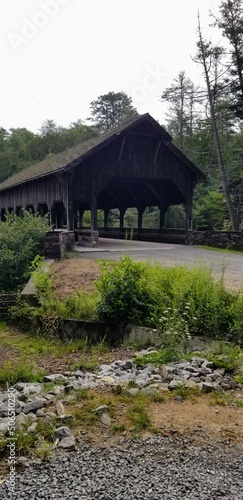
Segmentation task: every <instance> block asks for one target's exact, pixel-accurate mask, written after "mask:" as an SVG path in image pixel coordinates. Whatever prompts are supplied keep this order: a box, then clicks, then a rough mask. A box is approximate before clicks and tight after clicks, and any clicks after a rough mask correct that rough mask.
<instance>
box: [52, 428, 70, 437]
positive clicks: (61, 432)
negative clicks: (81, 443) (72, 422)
mask: <svg viewBox="0 0 243 500" xmlns="http://www.w3.org/2000/svg"><path fill="white" fill-rule="evenodd" d="M54 436H55V438H57V439H63V438H66V437H69V436H72V433H71V430H70V429H69V427H66V426H62V427H58V428H57V429H56V430H55V431H54Z"/></svg>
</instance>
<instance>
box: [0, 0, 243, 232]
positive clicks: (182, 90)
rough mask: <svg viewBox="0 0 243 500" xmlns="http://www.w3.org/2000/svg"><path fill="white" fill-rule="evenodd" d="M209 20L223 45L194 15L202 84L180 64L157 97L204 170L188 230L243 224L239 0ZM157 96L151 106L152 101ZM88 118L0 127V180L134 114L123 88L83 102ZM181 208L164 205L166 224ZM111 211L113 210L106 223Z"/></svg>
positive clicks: (181, 143) (177, 137)
mask: <svg viewBox="0 0 243 500" xmlns="http://www.w3.org/2000/svg"><path fill="white" fill-rule="evenodd" d="M210 22H211V24H213V26H216V27H217V28H218V29H219V30H220V32H221V34H222V35H223V41H224V40H225V45H223V46H220V45H219V44H217V45H215V46H214V45H213V44H212V43H211V42H210V41H209V40H206V39H205V38H204V35H203V30H202V28H201V25H200V18H199V17H198V33H197V47H196V49H195V59H194V60H195V64H197V65H199V66H200V67H201V70H202V76H203V77H204V82H205V85H204V86H203V87H199V86H196V85H195V84H194V83H193V81H192V80H191V79H190V78H189V77H188V76H187V75H186V73H185V71H183V70H182V71H180V72H179V74H178V75H177V76H175V78H174V80H173V81H172V83H171V85H170V86H169V87H168V88H166V89H165V90H164V91H163V92H162V94H161V97H160V100H161V101H162V102H166V103H167V105H168V113H167V118H166V123H165V124H163V125H164V126H165V127H166V129H167V130H168V131H169V133H171V135H172V137H173V141H174V143H175V144H176V145H177V146H178V147H179V148H180V149H181V150H182V151H183V152H184V153H185V154H186V155H187V156H188V157H189V158H190V159H191V160H192V161H193V162H194V163H195V164H196V165H197V166H198V167H199V168H200V169H201V170H202V171H203V172H204V173H205V174H206V181H204V182H203V183H200V184H199V185H198V186H197V187H196V190H195V196H194V211H193V227H194V228H195V229H234V230H238V229H239V228H242V227H243V11H242V0H234V1H231V0H225V1H222V2H221V4H220V9H219V17H218V18H217V19H216V18H214V17H213V16H212V15H211V21H210ZM159 105H160V104H159V102H158V107H159ZM90 115H91V117H90V118H89V119H88V120H86V121H83V120H78V121H77V122H75V123H71V124H70V126H69V127H67V128H64V127H60V126H58V125H57V124H56V123H55V122H54V121H53V120H46V121H45V122H44V123H43V124H42V126H41V128H40V130H39V133H36V134H35V133H33V132H31V131H29V130H27V129H26V128H11V129H10V130H5V129H4V128H0V182H2V181H3V180H5V179H6V178H8V177H9V176H11V175H13V174H14V173H16V172H18V171H19V170H21V169H23V168H26V167H28V166H29V165H31V164H33V163H35V162H38V161H40V160H43V159H44V158H46V157H47V156H50V155H54V154H56V153H58V152H60V151H63V150H65V149H67V148H69V147H72V146H73V145H75V144H77V143H78V142H81V141H84V140H86V139H89V138H90V137H92V136H95V135H98V134H102V132H103V131H105V130H110V129H112V128H114V127H116V126H117V125H119V124H120V123H122V122H123V121H124V120H126V119H130V118H133V117H136V116H138V112H137V110H136V109H135V108H134V107H133V105H132V101H131V98H130V97H128V96H127V95H126V94H125V93H124V92H118V93H115V92H109V93H108V94H105V95H100V96H99V97H98V98H97V99H96V100H94V101H92V102H91V104H90ZM184 217H185V214H184V208H183V207H181V206H178V207H170V208H169V210H168V212H167V219H166V224H167V226H169V227H183V226H184ZM117 219H118V213H117V212H116V211H113V214H111V217H110V223H111V224H115V223H116V221H117ZM158 220H159V215H158V209H157V208H156V207H148V208H147V209H146V211H145V214H144V225H146V226H151V227H153V226H155V227H156V226H157V224H158ZM125 224H126V225H127V226H130V227H131V226H133V225H134V226H135V225H136V210H135V209H129V210H127V212H126V216H125Z"/></svg>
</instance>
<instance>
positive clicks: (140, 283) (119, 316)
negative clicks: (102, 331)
mask: <svg viewBox="0 0 243 500" xmlns="http://www.w3.org/2000/svg"><path fill="white" fill-rule="evenodd" d="M102 267H103V268H102V277H101V278H100V279H99V280H98V281H97V288H98V290H99V292H100V295H101V297H100V300H99V302H98V317H99V319H100V320H101V321H104V322H106V323H114V324H120V325H122V324H126V323H129V322H132V323H134V324H137V323H140V322H141V318H142V317H145V318H146V317H147V316H148V315H149V308H150V305H149V304H150V302H151V297H150V294H149V289H148V287H147V283H146V277H145V273H144V271H143V267H142V266H141V264H140V263H138V262H133V261H132V260H131V259H130V258H129V257H125V258H124V259H121V261H120V262H119V263H118V264H116V265H115V266H114V268H113V269H112V270H110V269H109V267H108V266H107V265H106V264H104V265H103V266H102Z"/></svg>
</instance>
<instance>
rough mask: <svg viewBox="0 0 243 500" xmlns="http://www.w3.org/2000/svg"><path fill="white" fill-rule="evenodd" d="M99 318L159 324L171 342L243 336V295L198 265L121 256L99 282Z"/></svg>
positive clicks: (157, 325) (238, 340) (106, 269)
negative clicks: (164, 264)
mask: <svg viewBox="0 0 243 500" xmlns="http://www.w3.org/2000/svg"><path fill="white" fill-rule="evenodd" d="M97 288H98V290H99V292H100V300H99V302H98V317H99V319H101V320H103V321H105V322H107V323H113V324H119V325H125V324H128V323H132V324H137V325H143V326H148V327H152V328H157V329H158V330H160V331H161V334H162V338H163V341H164V342H165V343H166V345H169V343H173V342H174V340H175V339H177V341H179V340H183V339H184V338H186V337H187V336H189V335H190V334H198V335H207V336H211V337H214V338H217V337H218V338H224V339H228V340H233V341H235V342H239V343H240V342H242V340H243V295H242V294H241V293H233V292H230V291H227V290H226V288H225V286H224V282H223V277H222V279H221V280H220V281H218V282H215V281H214V279H213V276H212V272H211V270H209V269H207V268H205V267H203V266H198V267H196V268H194V269H191V270H189V269H188V268H187V267H185V266H174V267H171V268H163V267H161V266H160V265H158V266H152V265H150V264H148V263H138V262H133V261H132V260H131V259H130V258H129V257H125V258H124V259H121V260H120V261H119V262H118V263H116V265H115V266H114V268H113V269H110V268H109V266H108V265H107V266H106V265H104V268H103V274H102V276H101V278H100V280H99V281H98V282H97Z"/></svg>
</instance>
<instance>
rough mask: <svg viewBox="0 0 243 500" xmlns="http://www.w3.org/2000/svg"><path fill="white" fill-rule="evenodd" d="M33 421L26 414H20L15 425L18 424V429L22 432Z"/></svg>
mask: <svg viewBox="0 0 243 500" xmlns="http://www.w3.org/2000/svg"><path fill="white" fill-rule="evenodd" d="M30 422H31V420H30V419H29V418H28V416H27V415H26V414H25V413H20V414H19V415H17V417H16V420H15V423H16V429H18V430H19V431H22V430H24V429H26V427H27V426H28V425H29V424H30Z"/></svg>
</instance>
